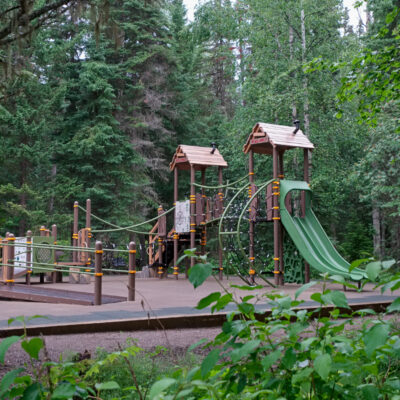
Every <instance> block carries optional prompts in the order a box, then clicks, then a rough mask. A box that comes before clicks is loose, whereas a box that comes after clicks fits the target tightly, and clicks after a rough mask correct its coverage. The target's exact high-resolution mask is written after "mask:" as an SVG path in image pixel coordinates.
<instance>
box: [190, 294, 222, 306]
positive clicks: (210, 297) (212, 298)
mask: <svg viewBox="0 0 400 400" xmlns="http://www.w3.org/2000/svg"><path fill="white" fill-rule="evenodd" d="M220 297H221V293H220V292H214V293H211V294H209V295H208V296H206V297H203V298H202V299H201V300H200V301H199V302H198V304H197V307H196V308H197V309H198V310H202V309H203V308H206V307H208V306H209V305H210V304H211V303H214V301H217V300H218V299H219V298H220Z"/></svg>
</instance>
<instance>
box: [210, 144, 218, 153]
mask: <svg viewBox="0 0 400 400" xmlns="http://www.w3.org/2000/svg"><path fill="white" fill-rule="evenodd" d="M211 147H212V149H211V154H214V153H215V150H217V143H215V142H211Z"/></svg>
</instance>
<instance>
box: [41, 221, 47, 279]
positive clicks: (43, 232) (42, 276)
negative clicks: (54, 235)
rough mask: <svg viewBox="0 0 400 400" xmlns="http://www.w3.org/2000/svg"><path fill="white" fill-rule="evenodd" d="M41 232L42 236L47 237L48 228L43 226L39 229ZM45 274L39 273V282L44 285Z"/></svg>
mask: <svg viewBox="0 0 400 400" xmlns="http://www.w3.org/2000/svg"><path fill="white" fill-rule="evenodd" d="M39 231H40V236H42V237H43V236H46V227H45V226H44V225H42V226H41V227H40V229H39ZM45 275H46V274H45V272H39V282H40V283H44V277H45Z"/></svg>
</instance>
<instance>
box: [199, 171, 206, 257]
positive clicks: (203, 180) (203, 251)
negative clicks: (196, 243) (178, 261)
mask: <svg viewBox="0 0 400 400" xmlns="http://www.w3.org/2000/svg"><path fill="white" fill-rule="evenodd" d="M201 184H202V185H203V186H204V185H205V184H206V169H205V168H203V169H202V170H201ZM205 205H206V194H205V190H204V187H202V188H201V206H202V207H201V214H202V215H201V222H200V224H201V239H200V245H201V254H202V255H204V254H206V244H207V232H206V215H205Z"/></svg>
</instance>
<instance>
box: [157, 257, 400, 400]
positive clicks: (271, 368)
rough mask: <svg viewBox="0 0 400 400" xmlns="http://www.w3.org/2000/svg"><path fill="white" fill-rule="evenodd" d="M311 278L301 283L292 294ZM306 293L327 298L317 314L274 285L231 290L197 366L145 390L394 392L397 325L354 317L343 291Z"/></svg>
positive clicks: (311, 394)
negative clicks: (237, 294)
mask: <svg viewBox="0 0 400 400" xmlns="http://www.w3.org/2000/svg"><path fill="white" fill-rule="evenodd" d="M365 261H366V260H360V262H359V263H358V264H361V263H362V262H365ZM367 261H368V260H367ZM356 264H357V263H354V265H356ZM377 265H378V266H379V268H380V263H376V262H374V263H369V264H368V265H367V271H369V272H370V274H371V278H374V279H375V278H376V276H375V275H376V272H377V271H378V269H377ZM387 265H390V263H388V264H387ZM332 278H333V279H334V280H335V279H336V278H335V277H332ZM399 279H400V275H399V274H395V275H391V276H390V277H387V278H382V279H381V283H380V286H382V288H385V287H386V288H389V286H388V285H390V284H391V283H392V282H396V283H398V282H399ZM313 284H314V282H311V283H309V284H307V285H304V286H303V287H301V288H300V289H299V290H298V291H297V293H296V299H297V297H298V296H299V295H300V294H301V293H302V292H303V291H304V290H306V289H308V288H309V287H311V286H312V285H313ZM237 288H239V289H240V287H237ZM391 289H392V290H394V289H393V286H392V288H391ZM243 290H247V288H246V287H243ZM383 290H384V289H383ZM221 298H222V295H221V294H219V293H217V292H215V293H212V294H210V295H209V296H207V297H205V298H204V299H202V300H200V302H199V304H198V308H204V307H207V306H209V305H212V304H214V306H216V305H217V304H218V302H220V300H221ZM311 299H312V300H314V301H316V302H318V303H319V304H320V306H321V307H325V306H327V305H330V304H333V306H334V307H333V309H332V310H331V311H330V314H329V317H322V316H321V314H319V310H317V311H313V312H307V311H306V310H299V309H296V307H298V306H299V304H301V303H302V302H301V301H298V300H292V299H291V298H290V297H288V296H284V295H280V294H276V293H268V294H265V295H258V296H254V295H250V296H245V297H244V298H242V299H241V300H240V301H237V300H234V299H233V297H232V296H231V298H230V302H232V303H234V304H235V305H236V310H235V311H234V312H231V313H229V314H228V316H227V321H226V322H225V323H224V325H223V327H222V331H221V332H220V334H219V335H217V336H216V338H215V339H214V340H213V341H211V342H209V343H207V345H206V347H208V348H211V350H210V352H209V353H208V355H207V357H205V358H204V360H203V362H202V363H201V366H200V368H199V367H196V368H194V369H192V370H189V371H188V370H187V369H181V370H179V371H177V372H175V373H173V374H171V375H170V377H168V378H163V379H162V380H161V381H159V382H157V383H155V384H154V385H153V388H152V390H151V392H150V393H151V395H150V398H151V399H172V398H183V397H185V398H189V399H209V398H212V399H227V398H232V399H239V398H240V399H262V398H268V399H283V398H285V399H308V398H319V399H331V398H335V399H348V398H358V399H372V398H381V397H382V398H385V397H388V398H393V399H394V398H399V396H400V381H399V378H398V369H397V367H396V365H397V364H398V362H399V360H400V352H399V349H400V337H399V333H400V332H399V330H398V325H397V324H395V323H393V321H392V320H390V319H389V318H388V317H386V318H382V317H377V316H374V315H373V316H372V317H366V318H364V319H363V320H361V321H360V320H357V319H356V318H357V316H358V315H359V314H360V313H361V314H362V313H364V314H365V313H366V312H367V310H365V311H363V310H361V311H359V312H355V313H351V312H350V311H346V312H345V313H343V311H341V310H343V309H346V308H347V307H348V304H347V300H346V297H345V296H344V293H343V292H339V291H335V290H330V289H328V288H326V287H324V288H323V291H322V292H321V293H318V292H317V293H314V294H312V296H311ZM260 301H261V302H263V303H264V304H266V305H269V306H270V307H271V313H270V314H269V316H267V317H266V318H265V319H263V320H260V316H258V315H257V314H256V312H255V308H254V302H260ZM227 304H228V303H226V304H225V306H226V305H227ZM399 304H400V303H399V299H396V300H395V301H394V302H393V304H392V306H391V307H390V308H389V309H388V311H387V312H391V311H394V310H397V309H398V308H399ZM320 310H321V309H320Z"/></svg>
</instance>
